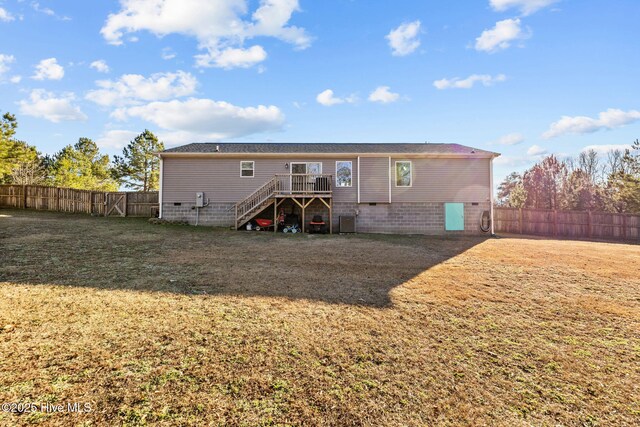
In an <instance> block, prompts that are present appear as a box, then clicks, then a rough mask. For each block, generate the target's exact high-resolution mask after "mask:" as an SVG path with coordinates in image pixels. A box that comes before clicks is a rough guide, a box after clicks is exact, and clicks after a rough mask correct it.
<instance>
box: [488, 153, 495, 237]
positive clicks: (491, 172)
mask: <svg viewBox="0 0 640 427" xmlns="http://www.w3.org/2000/svg"><path fill="white" fill-rule="evenodd" d="M493 159H494V157H491V159H490V160H489V194H490V205H491V213H490V215H491V236H492V237H494V236H495V235H496V230H495V227H494V224H493Z"/></svg>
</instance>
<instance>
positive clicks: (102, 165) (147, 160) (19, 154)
mask: <svg viewBox="0 0 640 427" xmlns="http://www.w3.org/2000/svg"><path fill="white" fill-rule="evenodd" d="M17 128H18V121H17V120H16V117H15V116H14V115H13V114H10V113H5V114H4V115H3V116H2V118H1V119H0V184H18V185H52V186H56V187H68V188H77V189H82V190H95V191H117V190H118V189H119V188H120V187H122V186H124V187H126V188H128V189H131V190H135V191H153V190H157V189H158V187H159V180H160V160H159V159H158V157H157V156H155V155H154V153H156V152H158V151H162V150H164V144H163V143H162V142H161V141H158V138H157V137H156V136H155V135H154V134H153V132H151V131H149V130H145V131H144V132H142V133H141V134H140V135H138V136H136V137H135V138H134V139H133V140H132V141H130V142H129V144H128V145H127V146H126V147H125V148H124V149H123V150H122V155H120V156H114V157H113V159H111V158H110V157H109V155H107V154H104V153H101V152H100V149H99V147H98V145H97V144H96V143H95V142H94V141H93V140H91V139H89V138H80V139H78V142H76V143H75V144H73V145H67V146H66V147H64V148H63V149H61V150H60V151H58V152H57V153H55V154H53V155H42V154H41V153H40V152H38V150H37V149H36V148H35V147H34V146H32V145H29V144H28V143H26V142H24V141H20V140H18V139H16V138H15V134H16V130H17Z"/></svg>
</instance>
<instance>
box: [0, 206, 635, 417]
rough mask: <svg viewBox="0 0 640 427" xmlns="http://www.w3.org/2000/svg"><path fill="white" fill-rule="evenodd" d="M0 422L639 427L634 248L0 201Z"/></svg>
mask: <svg viewBox="0 0 640 427" xmlns="http://www.w3.org/2000/svg"><path fill="white" fill-rule="evenodd" d="M3 402H34V403H37V404H38V405H40V404H43V403H45V402H47V403H50V404H52V405H54V404H63V405H66V404H67V403H70V402H80V403H81V404H84V403H88V404H90V406H91V408H92V411H91V412H85V413H69V412H66V413H45V412H40V411H34V412H30V413H23V414H19V415H16V414H11V413H6V412H0V425H3V426H4V425H31V424H42V425H144V424H149V425H167V426H169V425H247V426H254V425H303V424H304V425H341V426H343V425H393V426H396V425H416V426H422V425H444V426H452V425H490V426H494V425H504V426H518V425H522V426H525V425H526V426H529V425H536V426H537V425H569V426H597V425H602V426H605V425H616V426H623V425H638V424H640V246H634V245H625V244H612V243H599V242H579V241H558V240H546V239H534V238H519V237H512V238H503V239H489V240H482V239H479V238H471V237H452V238H446V239H445V238H437V237H422V236H404V237H403V236H381V235H377V236H374V235H356V236H307V235H293V236H292V235H282V234H279V235H277V236H274V235H273V233H257V232H253V233H250V232H231V231H225V230H212V229H208V228H194V227H184V226H159V225H150V224H148V223H146V222H145V221H143V220H136V219H119V218H92V217H87V216H79V215H65V214H53V213H41V212H37V213H36V212H24V211H15V210H0V403H3Z"/></svg>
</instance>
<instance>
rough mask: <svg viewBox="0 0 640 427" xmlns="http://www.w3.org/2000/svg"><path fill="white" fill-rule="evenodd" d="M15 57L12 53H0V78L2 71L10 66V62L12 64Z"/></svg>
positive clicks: (4, 71)
mask: <svg viewBox="0 0 640 427" xmlns="http://www.w3.org/2000/svg"><path fill="white" fill-rule="evenodd" d="M15 61H16V58H15V57H14V56H13V55H4V54H2V53H0V78H1V77H2V75H3V74H4V73H6V72H7V71H9V69H10V68H11V66H10V64H13V63H14V62H15Z"/></svg>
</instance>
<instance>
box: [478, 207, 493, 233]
mask: <svg viewBox="0 0 640 427" xmlns="http://www.w3.org/2000/svg"><path fill="white" fill-rule="evenodd" d="M485 213H488V211H483V212H482V213H481V214H480V230H482V232H483V233H488V232H489V231H490V230H491V217H490V216H489V215H487V217H488V218H489V221H487V227H486V228H484V227H483V226H482V223H483V221H482V220H483V219H484V214H485Z"/></svg>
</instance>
